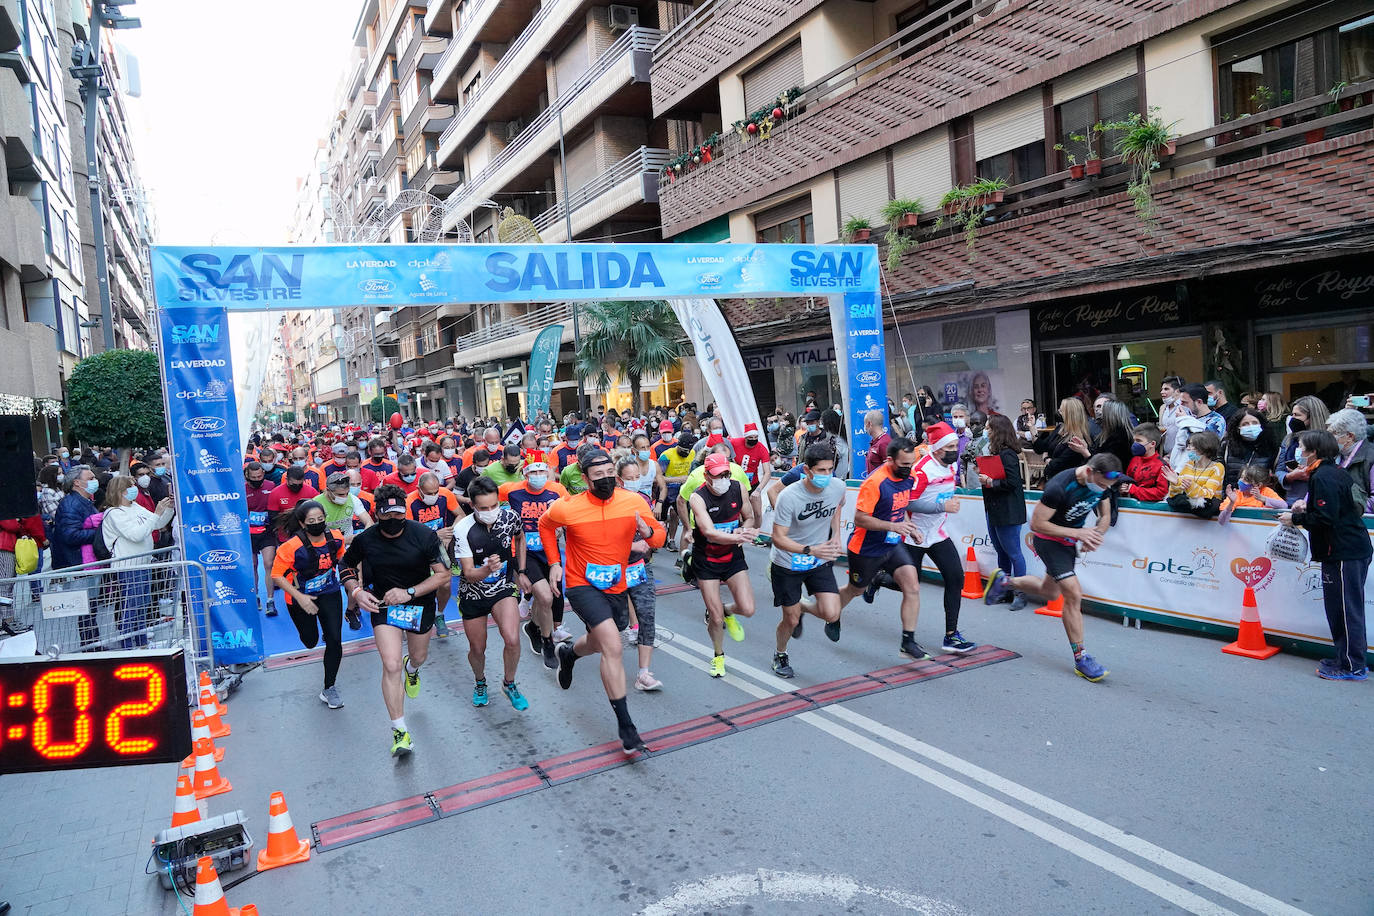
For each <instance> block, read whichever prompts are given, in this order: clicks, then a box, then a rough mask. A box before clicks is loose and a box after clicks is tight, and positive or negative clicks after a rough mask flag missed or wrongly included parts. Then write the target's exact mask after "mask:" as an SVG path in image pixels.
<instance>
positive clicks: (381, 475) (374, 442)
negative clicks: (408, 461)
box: [363, 437, 396, 479]
mask: <svg viewBox="0 0 1374 916" xmlns="http://www.w3.org/2000/svg"><path fill="white" fill-rule="evenodd" d="M363 467H365V468H367V469H368V470H369V471H371V472H372V473H374V474H376V475H377V477H378V479H385V478H386V476H387V475H388V474H394V473H396V465H395V464H393V463H391V462H390V461H388V460H387V457H386V440H385V439H383V438H381V437H376V438H373V439H371V440H369V441H368V443H367V461H365V462H363Z"/></svg>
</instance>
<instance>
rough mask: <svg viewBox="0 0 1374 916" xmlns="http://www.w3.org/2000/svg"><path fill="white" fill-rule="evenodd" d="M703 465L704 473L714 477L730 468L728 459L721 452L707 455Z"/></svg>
mask: <svg viewBox="0 0 1374 916" xmlns="http://www.w3.org/2000/svg"><path fill="white" fill-rule="evenodd" d="M703 466H704V467H705V468H706V473H707V474H710V475H711V476H713V477H714V476H717V475H719V474H724V473H725V472H727V471H729V470H730V459H729V458H726V457H725V456H724V455H721V454H715V455H707V456H706V461H705V462H703Z"/></svg>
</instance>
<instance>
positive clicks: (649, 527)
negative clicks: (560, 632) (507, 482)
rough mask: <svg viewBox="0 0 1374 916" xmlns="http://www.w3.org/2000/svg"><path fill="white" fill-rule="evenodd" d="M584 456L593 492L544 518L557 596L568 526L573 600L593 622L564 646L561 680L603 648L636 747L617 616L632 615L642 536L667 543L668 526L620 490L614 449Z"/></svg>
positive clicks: (604, 674)
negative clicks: (630, 565) (634, 565)
mask: <svg viewBox="0 0 1374 916" xmlns="http://www.w3.org/2000/svg"><path fill="white" fill-rule="evenodd" d="M580 463H581V465H582V474H583V477H584V478H585V479H586V480H587V483H588V487H589V489H588V491H587V492H586V493H581V494H579V495H577V496H571V497H569V498H567V499H560V500H558V501H557V502H556V503H554V504H553V505H552V506H551V507H549V510H548V511H547V512H545V513H544V515H543V517H542V518H540V519H539V538H540V540H541V541H542V542H543V545H544V550H545V552H546V553H547V554H548V557H549V560H550V561H552V562H551V564H550V566H549V578H548V582H549V587H550V589H551V590H552V591H553V593H554V594H555V595H556V594H558V593H559V592H560V591H561V590H562V588H563V575H564V570H563V555H562V554H561V553H560V552H559V549H558V531H559V529H562V530H563V531H564V537H565V538H566V540H567V560H568V566H567V583H568V602H569V604H571V605H572V609H573V612H574V613H576V614H577V616H578V617H581V618H582V622H583V623H584V624H586V627H587V633H586V635H585V636H583V637H581V638H580V639H578V640H577V641H576V642H575V643H573V644H571V645H568V644H567V643H564V644H562V645H560V646H559V647H558V686H559V687H562V688H563V689H564V690H567V689H568V688H569V687H571V686H572V673H573V664H574V663H575V662H576V661H577V660H578V659H579V658H581V657H582V656H584V655H591V654H592V653H594V652H600V653H601V683H602V685H603V686H604V687H605V688H606V696H607V698H608V699H609V700H610V701H611V709H613V710H614V711H615V718H616V723H617V725H618V731H619V735H620V745H621V747H622V748H623V749H624V751H625V753H627V754H632V753H634V752H635V751H636V750H640V749H642V748H643V747H644V742H643V741H641V740H640V737H639V730H638V729H636V728H635V724H634V722H633V721H632V720H631V719H630V711H629V708H628V707H627V706H626V702H625V663H624V648H623V645H622V643H621V639H620V630H621V627H620V626H618V625H617V621H623V622H625V623H626V624H628V621H629V615H630V609H629V603H628V600H627V599H626V596H625V589H626V582H627V578H628V577H627V574H626V565H627V562H628V560H629V558H630V551H631V550H632V549H633V547H634V544H635V542H636V541H643V542H644V543H645V545H646V546H648V547H662V546H663V542H664V540H665V539H666V537H667V533H666V532H665V531H664V529H663V526H662V525H660V524H659V523H658V521H657V520H655V519H654V518H653V516H652V515H650V514H649V513H648V512H647V511H646V510H645V508H644V502H643V500H641V499H640V498H639V497H638V496H635V495H634V494H632V493H629V492H627V491H626V490H624V489H617V487H616V476H615V464H614V463H613V462H612V461H611V456H610V455H608V454H606V453H605V452H604V451H601V450H600V449H593V450H589V451H588V452H586V453H585V455H584V456H583V457H582V458H581V459H580Z"/></svg>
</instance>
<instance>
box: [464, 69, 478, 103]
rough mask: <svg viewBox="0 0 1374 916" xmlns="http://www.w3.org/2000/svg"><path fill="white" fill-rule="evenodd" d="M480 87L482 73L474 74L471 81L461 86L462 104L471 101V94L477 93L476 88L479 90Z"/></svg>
mask: <svg viewBox="0 0 1374 916" xmlns="http://www.w3.org/2000/svg"><path fill="white" fill-rule="evenodd" d="M481 88H482V74H480V73H477V74H474V75H473V77H472V81H471V82H469V83H468V84H467V86H465V87H463V105H464V106H465V107H466V105H467V104H468V102H470V101H472V98H473V96H475V95H477V92H478V90H480V89H481Z"/></svg>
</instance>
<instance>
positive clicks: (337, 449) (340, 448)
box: [334, 442, 348, 455]
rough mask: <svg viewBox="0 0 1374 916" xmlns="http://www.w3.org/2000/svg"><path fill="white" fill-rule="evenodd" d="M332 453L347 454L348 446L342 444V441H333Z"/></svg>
mask: <svg viewBox="0 0 1374 916" xmlns="http://www.w3.org/2000/svg"><path fill="white" fill-rule="evenodd" d="M334 454H336V455H347V454H348V446H347V445H344V444H343V443H342V442H335V443H334Z"/></svg>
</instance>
